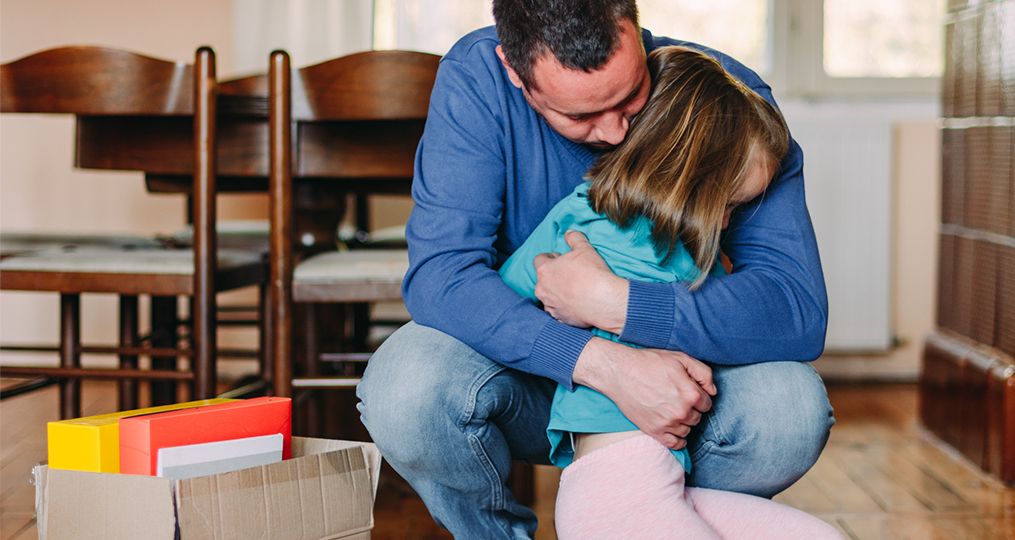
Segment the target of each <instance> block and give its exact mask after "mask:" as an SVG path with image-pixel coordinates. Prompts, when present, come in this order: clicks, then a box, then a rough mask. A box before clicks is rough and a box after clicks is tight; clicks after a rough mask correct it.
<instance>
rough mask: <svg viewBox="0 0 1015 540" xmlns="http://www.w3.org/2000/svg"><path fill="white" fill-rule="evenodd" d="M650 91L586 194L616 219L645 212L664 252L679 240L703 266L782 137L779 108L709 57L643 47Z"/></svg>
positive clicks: (759, 188)
mask: <svg viewBox="0 0 1015 540" xmlns="http://www.w3.org/2000/svg"><path fill="white" fill-rule="evenodd" d="M648 64H649V72H650V74H651V76H652V93H651V95H650V96H649V101H648V104H646V105H645V108H644V109H643V110H642V112H641V113H640V114H639V115H638V116H637V117H636V118H635V119H634V121H633V123H632V124H631V128H630V131H629V132H628V134H627V138H626V139H625V140H624V142H623V143H622V144H621V145H620V146H618V147H617V148H616V149H614V150H613V151H611V152H610V153H608V154H606V155H604V156H603V157H602V158H600V159H599V161H597V162H596V164H595V166H593V167H592V169H591V170H590V171H589V177H590V178H591V181H592V185H591V186H590V187H589V203H590V204H591V206H592V209H593V210H595V211H596V212H598V213H600V214H605V215H606V216H607V217H608V218H609V219H610V220H611V221H613V222H614V223H616V224H617V225H619V226H621V227H626V226H628V225H630V224H631V220H633V219H634V218H636V217H638V216H644V217H646V218H648V219H649V221H651V222H652V241H653V243H654V244H655V248H656V250H657V251H659V252H660V253H665V254H666V256H667V257H668V256H669V255H670V254H672V253H673V250H674V248H675V246H676V243H677V242H683V244H684V246H685V247H686V249H687V250H688V252H690V254H691V256H692V257H693V258H694V262H695V265H696V266H697V267H698V268H700V269H701V273H700V275H699V277H698V279H696V280H695V281H694V282H693V283H692V284H691V288H692V289H693V288H696V287H697V286H698V285H700V284H701V282H702V281H704V278H705V276H706V275H708V272H709V271H710V270H711V269H712V266H713V265H714V264H715V261H716V258H717V255H718V251H719V234H720V231H721V229H724V228H725V227H726V225H727V223H728V221H729V216H730V213H731V212H732V210H733V208H734V207H735V206H736V205H737V204H740V203H743V202H747V201H749V200H751V199H754V198H755V197H757V196H758V195H760V194H761V193H762V192H763V191H764V190H765V188H766V187H767V186H768V183H769V181H771V179H772V176H773V175H774V174H775V172H776V171H777V170H778V168H779V162H780V161H781V160H782V157H783V155H785V153H786V150H787V148H788V146H789V134H788V131H787V130H786V125H785V123H784V122H783V120H782V116H781V115H780V114H779V112H778V111H777V110H776V109H775V107H773V106H772V105H771V104H770V103H768V102H767V101H765V99H764V98H762V97H761V96H759V95H758V94H757V93H755V92H754V91H752V90H751V89H749V88H748V87H747V86H745V85H744V84H743V83H741V82H740V81H738V80H736V79H734V78H733V77H732V76H730V75H729V74H728V73H726V71H725V70H724V69H723V68H722V66H721V65H720V64H719V63H718V62H717V61H715V60H714V59H712V58H711V57H709V56H706V55H705V54H703V53H700V52H698V51H695V50H692V49H688V48H684V47H662V48H659V49H656V50H655V51H653V52H652V53H651V54H650V55H649V56H648Z"/></svg>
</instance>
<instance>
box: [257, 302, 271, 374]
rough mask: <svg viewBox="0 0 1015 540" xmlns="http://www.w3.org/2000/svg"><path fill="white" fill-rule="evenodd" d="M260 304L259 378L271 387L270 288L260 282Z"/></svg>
mask: <svg viewBox="0 0 1015 540" xmlns="http://www.w3.org/2000/svg"><path fill="white" fill-rule="evenodd" d="M258 293H259V296H260V305H259V306H258V310H257V311H258V315H259V317H258V320H259V321H260V323H259V325H258V336H259V340H260V346H261V352H260V354H259V355H258V359H259V360H260V363H261V366H260V367H261V378H262V379H264V380H265V381H267V382H268V388H272V381H274V380H275V347H274V342H273V341H272V338H271V335H272V332H271V329H272V328H274V320H275V318H274V315H273V313H274V311H273V310H272V309H271V289H270V288H269V287H268V286H267V285H265V284H262V285H260V286H259V287H258Z"/></svg>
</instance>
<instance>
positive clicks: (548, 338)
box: [529, 319, 592, 390]
mask: <svg viewBox="0 0 1015 540" xmlns="http://www.w3.org/2000/svg"><path fill="white" fill-rule="evenodd" d="M590 339H592V333H591V332H589V331H588V330H582V329H580V328H575V327H573V326H568V325H566V324H564V323H562V322H560V321H557V320H556V319H554V320H551V321H550V322H548V323H547V324H546V325H545V326H543V329H542V330H541V331H540V332H539V335H538V336H536V341H535V342H534V343H533V344H532V352H531V353H530V354H529V362H530V363H531V364H532V365H537V366H543V369H542V370H541V371H543V372H544V373H546V374H547V376H548V377H550V378H551V379H553V380H555V381H557V382H558V383H560V384H562V385H563V386H565V387H566V388H567V389H568V390H573V389H574V383H573V382H572V381H571V378H572V376H573V375H574V366H575V364H577V363H578V356H579V355H580V354H581V353H582V349H584V348H585V345H586V344H587V343H588V342H589V340H590Z"/></svg>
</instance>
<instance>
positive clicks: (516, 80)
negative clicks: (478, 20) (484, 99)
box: [497, 45, 525, 90]
mask: <svg viewBox="0 0 1015 540" xmlns="http://www.w3.org/2000/svg"><path fill="white" fill-rule="evenodd" d="M497 56H498V57H499V58H500V63H501V64H504V69H505V70H507V74H508V79H510V80H511V84H513V85H515V87H516V88H521V89H523V90H524V89H525V88H524V87H525V85H523V84H522V78H521V77H519V76H518V72H516V71H515V70H514V69H513V68H512V67H511V66H509V65H508V63H507V60H506V59H505V58H504V49H503V48H502V47H501V46H500V45H497Z"/></svg>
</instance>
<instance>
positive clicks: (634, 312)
mask: <svg viewBox="0 0 1015 540" xmlns="http://www.w3.org/2000/svg"><path fill="white" fill-rule="evenodd" d="M627 283H628V292H627V319H626V320H625V321H624V330H623V331H622V332H621V333H620V339H621V341H627V342H630V343H635V344H638V345H641V346H642V347H648V348H650V349H665V348H666V347H667V345H669V341H670V332H672V331H673V317H674V315H673V314H674V305H675V303H676V296H675V295H674V293H673V284H672V283H647V282H644V281H636V280H633V279H629V280H627Z"/></svg>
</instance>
